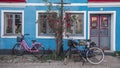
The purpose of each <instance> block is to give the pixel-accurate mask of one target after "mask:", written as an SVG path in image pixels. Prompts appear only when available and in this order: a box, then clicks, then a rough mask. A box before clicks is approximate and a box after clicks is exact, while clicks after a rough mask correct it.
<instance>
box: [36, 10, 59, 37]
mask: <svg viewBox="0 0 120 68" xmlns="http://www.w3.org/2000/svg"><path fill="white" fill-rule="evenodd" d="M46 12H47V11H45V10H41V11H36V22H37V23H36V38H55V37H54V36H49V35H48V36H39V35H38V16H39V13H46ZM50 12H51V13H52V12H57V13H58V11H50Z"/></svg>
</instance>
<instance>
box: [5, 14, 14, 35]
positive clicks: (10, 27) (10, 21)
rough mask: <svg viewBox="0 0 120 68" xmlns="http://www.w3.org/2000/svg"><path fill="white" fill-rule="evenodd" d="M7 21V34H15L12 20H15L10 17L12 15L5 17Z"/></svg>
mask: <svg viewBox="0 0 120 68" xmlns="http://www.w3.org/2000/svg"><path fill="white" fill-rule="evenodd" d="M5 18H6V19H5V20H6V23H5V24H6V27H5V29H6V33H13V30H12V29H13V26H12V25H13V20H12V18H13V16H12V15H10V14H7V15H6V16H5Z"/></svg>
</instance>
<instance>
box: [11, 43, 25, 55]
mask: <svg viewBox="0 0 120 68" xmlns="http://www.w3.org/2000/svg"><path fill="white" fill-rule="evenodd" d="M13 54H15V55H17V56H21V55H23V54H24V49H23V47H21V46H20V44H18V43H17V44H15V45H14V47H13Z"/></svg>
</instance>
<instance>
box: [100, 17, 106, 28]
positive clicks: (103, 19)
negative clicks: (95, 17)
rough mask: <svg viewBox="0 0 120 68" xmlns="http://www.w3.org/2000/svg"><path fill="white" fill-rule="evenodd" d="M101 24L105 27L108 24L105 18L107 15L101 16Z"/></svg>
mask: <svg viewBox="0 0 120 68" xmlns="http://www.w3.org/2000/svg"><path fill="white" fill-rule="evenodd" d="M101 26H102V27H107V26H108V18H107V16H104V17H102V20H101Z"/></svg>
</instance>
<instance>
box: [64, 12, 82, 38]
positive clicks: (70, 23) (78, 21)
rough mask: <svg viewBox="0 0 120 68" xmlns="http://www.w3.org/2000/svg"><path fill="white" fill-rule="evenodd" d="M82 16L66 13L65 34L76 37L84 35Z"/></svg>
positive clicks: (80, 14)
mask: <svg viewBox="0 0 120 68" xmlns="http://www.w3.org/2000/svg"><path fill="white" fill-rule="evenodd" d="M83 19H84V14H83V13H66V26H67V27H66V33H68V34H70V35H73V36H76V35H79V36H83V35H84V20H83Z"/></svg>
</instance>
